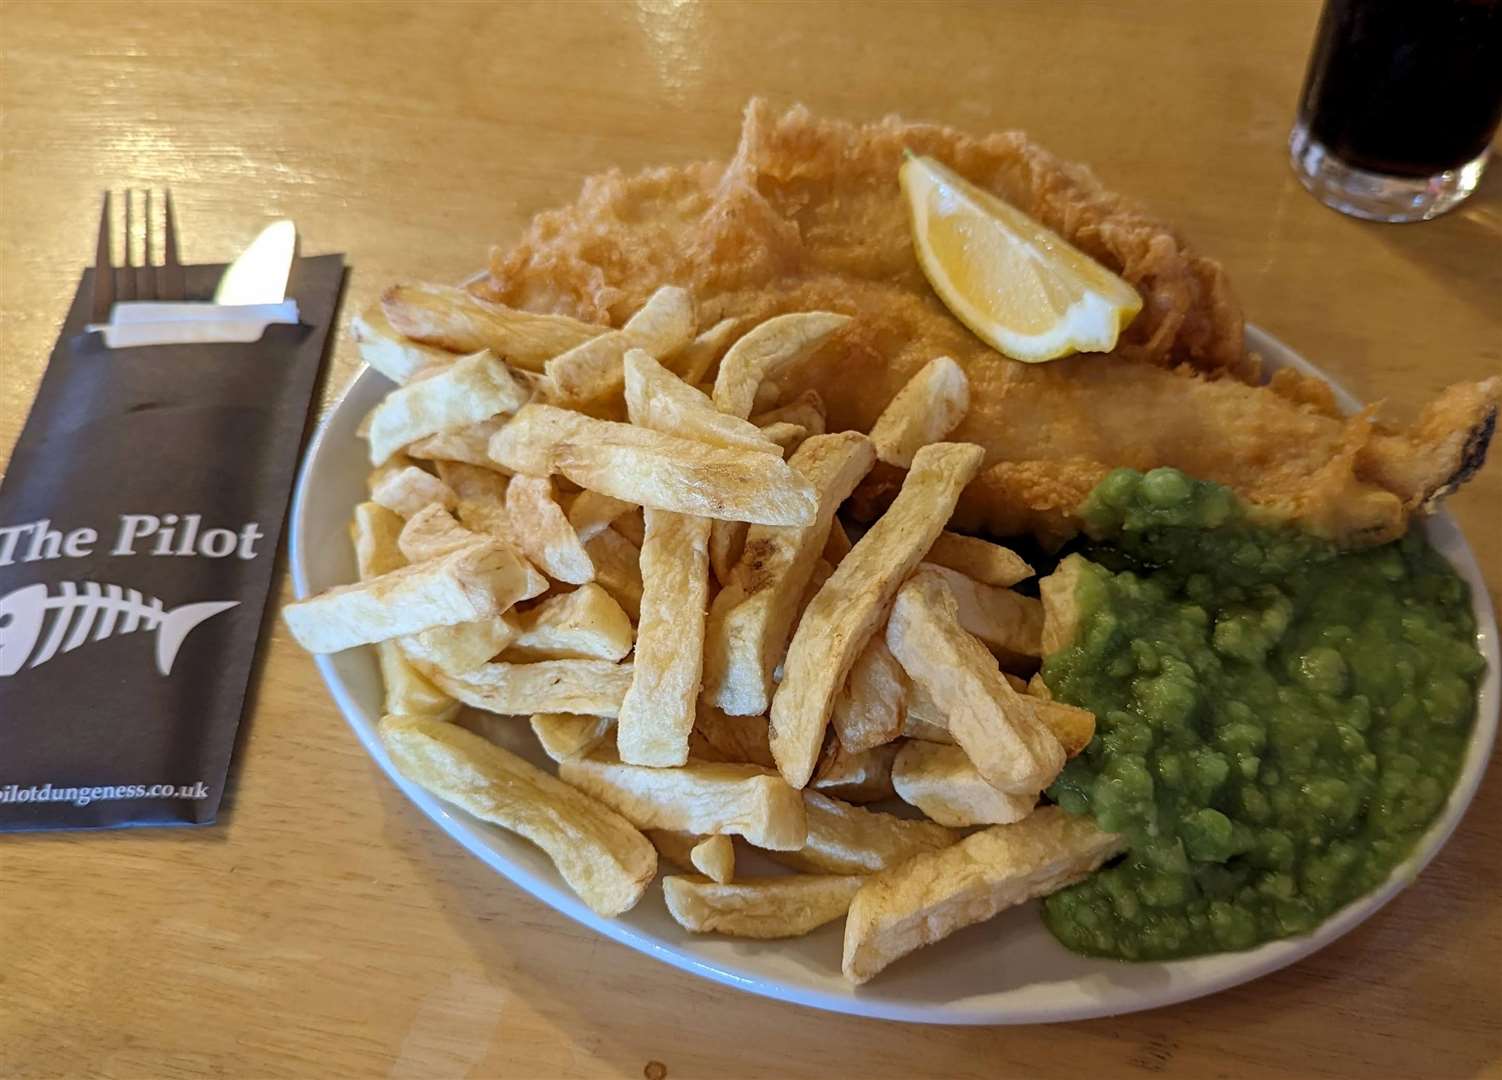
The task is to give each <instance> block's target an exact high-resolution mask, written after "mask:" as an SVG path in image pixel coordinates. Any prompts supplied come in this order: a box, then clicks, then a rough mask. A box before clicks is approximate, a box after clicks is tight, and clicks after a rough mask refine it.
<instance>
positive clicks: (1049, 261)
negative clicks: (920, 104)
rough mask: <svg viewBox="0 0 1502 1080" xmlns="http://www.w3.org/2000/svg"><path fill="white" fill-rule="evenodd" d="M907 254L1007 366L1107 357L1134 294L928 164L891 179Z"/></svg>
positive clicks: (1057, 239)
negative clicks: (906, 228) (908, 239)
mask: <svg viewBox="0 0 1502 1080" xmlns="http://www.w3.org/2000/svg"><path fill="white" fill-rule="evenodd" d="M899 178H900V180H901V183H902V190H903V192H904V193H905V194H906V195H907V203H908V210H909V213H910V216H911V225H912V230H913V248H914V250H915V251H917V253H918V262H919V263H920V264H921V265H922V267H923V273H924V275H925V276H927V278H928V281H929V284H931V285H932V286H933V287H934V291H935V292H937V293H938V294H939V296H940V298H942V299H943V301H944V303H945V305H946V306H947V307H948V308H949V310H950V311H951V312H952V313H953V314H954V316H955V318H957V319H959V320H960V321H961V322H962V323H964V324H965V325H966V326H968V327H969V328H970V329H971V330H972V331H973V332H974V333H975V335H976V336H977V337H979V338H980V339H981V340H983V341H984V342H986V344H988V345H990V346H991V347H992V348H994V349H996V350H997V351H999V352H1001V353H1004V354H1005V355H1007V356H1010V357H1011V358H1012V359H1013V360H1024V361H1027V362H1029V363H1038V362H1040V361H1043V360H1056V359H1058V358H1059V357H1061V356H1069V355H1070V354H1071V353H1076V352H1109V351H1110V350H1111V349H1113V348H1115V346H1116V338H1117V337H1118V335H1120V333H1121V331H1122V330H1124V329H1125V328H1126V326H1127V324H1128V323H1130V322H1131V321H1132V319H1133V317H1134V316H1135V315H1136V314H1137V312H1139V311H1141V310H1142V297H1141V296H1140V295H1138V293H1137V290H1136V289H1134V288H1132V287H1131V286H1130V285H1128V284H1127V283H1126V282H1125V281H1123V280H1122V279H1121V278H1119V277H1117V276H1116V275H1115V274H1113V273H1111V271H1109V270H1107V269H1106V268H1105V267H1104V266H1102V265H1100V263H1098V262H1096V261H1095V260H1094V259H1092V258H1090V256H1088V255H1086V254H1085V253H1084V252H1082V251H1080V250H1079V249H1078V248H1076V247H1074V246H1073V245H1071V244H1070V243H1069V242H1068V241H1067V240H1065V239H1064V238H1063V237H1061V236H1059V235H1058V234H1057V233H1055V232H1053V231H1052V230H1051V229H1048V228H1046V227H1045V226H1043V225H1042V224H1040V223H1039V222H1037V221H1035V220H1034V219H1032V218H1030V217H1028V216H1027V215H1026V214H1024V213H1023V212H1022V211H1021V210H1018V209H1017V208H1016V207H1015V206H1013V205H1011V204H1010V203H1008V202H1006V201H1004V200H1003V199H1000V198H998V197H997V196H995V195H992V194H991V193H990V192H988V191H982V190H981V189H980V188H978V187H976V186H975V185H974V184H972V183H970V181H968V180H966V179H965V178H964V177H962V176H960V175H958V174H957V173H955V172H953V171H952V170H950V169H948V168H946V167H945V166H943V165H941V164H939V163H938V162H937V161H935V160H933V159H932V158H928V157H917V156H909V157H908V160H907V161H906V162H904V163H903V165H902V171H901V172H900V174H899Z"/></svg>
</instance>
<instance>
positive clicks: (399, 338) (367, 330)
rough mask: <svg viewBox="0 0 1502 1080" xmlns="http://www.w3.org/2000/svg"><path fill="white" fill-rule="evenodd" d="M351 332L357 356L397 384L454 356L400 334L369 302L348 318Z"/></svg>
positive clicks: (383, 313)
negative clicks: (361, 309)
mask: <svg viewBox="0 0 1502 1080" xmlns="http://www.w3.org/2000/svg"><path fill="white" fill-rule="evenodd" d="M350 331H351V336H352V337H353V338H354V339H355V345H356V346H357V347H358V348H359V350H360V359H361V360H363V361H365V362H366V363H367V364H369V365H370V366H371V367H373V368H375V369H376V370H377V371H379V372H380V373H381V374H382V375H384V376H386V378H388V379H390V380H391V381H392V382H394V383H396V384H397V385H398V386H400V385H401V384H402V383H405V382H409V381H410V380H411V379H412V376H414V375H416V374H417V373H418V372H419V371H421V370H423V369H424V368H431V367H441V366H442V365H444V364H448V363H451V362H452V361H453V360H455V359H456V357H455V355H454V354H453V353H451V352H448V351H447V350H445V349H435V348H433V347H432V346H431V345H423V344H420V343H419V342H416V341H412V340H411V339H410V338H407V337H405V336H403V335H402V334H401V333H399V332H398V331H397V329H396V327H394V326H392V325H391V321H390V320H389V319H387V318H386V313H385V311H383V310H382V309H381V305H380V304H372V305H371V306H370V307H368V308H366V309H365V310H364V311H362V312H360V314H358V315H356V316H355V317H354V318H353V319H352V320H350ZM471 351H472V350H471Z"/></svg>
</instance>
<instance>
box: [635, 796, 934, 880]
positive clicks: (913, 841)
mask: <svg viewBox="0 0 1502 1080" xmlns="http://www.w3.org/2000/svg"><path fill="white" fill-rule="evenodd" d="M803 804H804V812H805V814H806V819H807V822H808V839H807V840H806V842H805V843H804V845H803V846H802V847H801V848H799V849H798V850H796V851H779V852H776V853H775V855H774V858H776V860H777V861H778V862H780V863H783V864H785V865H787V866H791V867H793V868H794V869H798V870H807V871H810V872H812V873H818V874H874V873H875V872H876V871H878V870H885V869H887V868H888V867H892V866H897V865H899V864H901V863H903V862H906V861H907V860H908V859H911V858H912V857H913V856H915V855H918V854H921V853H923V852H927V851H937V850H939V849H940V848H945V847H948V846H949V845H950V844H953V843H954V842H955V841H956V840H958V839H959V836H958V835H957V834H955V833H952V832H950V831H949V830H948V829H946V828H944V827H943V826H941V825H935V824H934V823H933V822H931V821H914V820H912V819H911V818H900V817H897V816H895V815H893V814H883V813H881V812H880V811H879V810H867V809H866V808H865V807H863V806H851V805H850V804H849V803H845V802H841V801H840V800H839V799H832V798H830V797H829V796H827V795H824V794H822V793H820V792H817V791H804V792H803ZM628 816H629V815H628ZM753 843H754V841H753Z"/></svg>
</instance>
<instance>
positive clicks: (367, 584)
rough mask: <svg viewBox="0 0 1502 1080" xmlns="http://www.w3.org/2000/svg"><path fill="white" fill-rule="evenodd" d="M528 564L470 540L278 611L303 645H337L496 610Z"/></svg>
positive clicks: (520, 595)
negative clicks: (448, 551)
mask: <svg viewBox="0 0 1502 1080" xmlns="http://www.w3.org/2000/svg"><path fill="white" fill-rule="evenodd" d="M528 569H529V568H528V567H527V564H526V562H525V561H524V560H523V559H522V558H521V557H520V556H518V555H517V554H516V552H514V551H512V550H511V549H510V548H508V547H506V546H504V545H502V544H497V543H483V544H475V545H473V546H472V547H467V548H461V549H460V550H458V551H455V552H453V553H451V554H449V555H445V556H443V557H442V558H439V559H433V560H432V561H430V562H425V563H419V564H417V565H415V566H404V567H402V568H401V569H398V570H392V571H390V572H388V573H385V574H382V575H381V576H379V577H375V578H371V579H369V580H367V581H361V582H357V583H355V584H352V585H340V586H337V587H335V588H332V589H329V590H327V591H326V592H322V593H319V594H318V595H317V596H312V597H309V598H308V599H306V600H298V601H294V602H293V603H290V604H288V605H287V606H286V607H285V608H283V609H282V617H283V618H284V619H285V620H286V622H287V627H288V629H290V630H291V631H292V636H293V637H294V638H296V639H297V643H298V644H299V645H301V646H302V647H303V648H305V649H307V650H308V651H309V652H339V651H340V650H342V649H348V648H352V647H353V646H355V645H366V644H369V643H371V642H374V641H385V640H387V639H388V638H394V637H401V636H403V635H406V634H415V633H418V632H419V631H422V630H427V629H429V628H430V627H434V626H452V625H453V624H454V623H461V622H474V621H475V620H476V619H485V618H489V617H490V616H492V615H499V614H500V613H501V612H503V611H505V610H506V609H507V608H509V607H510V606H511V605H512V604H514V603H516V602H517V601H518V600H522V599H525V598H526V593H527V589H528V586H529V584H530V583H531V575H530V574H529V573H528Z"/></svg>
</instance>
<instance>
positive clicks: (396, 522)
mask: <svg viewBox="0 0 1502 1080" xmlns="http://www.w3.org/2000/svg"><path fill="white" fill-rule="evenodd" d="M401 527H402V519H401V518H400V517H398V516H397V515H396V514H395V513H393V512H392V511H390V510H387V509H386V508H385V507H384V506H378V505H377V504H375V503H373V502H365V503H360V504H359V505H358V506H356V507H355V516H354V520H353V521H351V522H350V538H351V539H352V540H353V542H354V547H355V567H356V569H357V571H358V573H359V577H360V580H362V581H368V580H370V579H371V578H375V577H380V576H381V575H382V574H387V573H390V572H391V571H393V570H398V569H400V568H401V567H402V566H403V565H404V564H405V562H406V560H405V559H403V558H402V554H401V552H400V550H398V545H397V538H398V534H399V531H400V529H401ZM375 649H376V662H377V663H378V664H379V665H380V669H381V685H382V686H384V687H385V688H386V702H385V704H386V711H387V712H395V713H399V714H401V715H404V716H434V717H437V718H438V719H440V720H443V719H447V718H448V717H451V716H453V715H454V714H455V713H456V712H458V711H459V703H458V702H457V701H455V700H454V699H453V698H451V697H449V696H448V695H447V694H445V693H444V692H443V691H442V690H440V689H438V687H436V686H434V685H433V684H432V683H431V682H429V681H428V679H427V677H426V676H424V675H423V674H422V673H421V672H420V671H418V670H417V669H416V668H415V667H413V666H412V664H411V662H410V661H408V659H407V657H406V654H404V653H403V652H402V651H401V649H400V648H399V647H398V646H397V643H396V642H395V641H381V642H377V643H376V646H375Z"/></svg>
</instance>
